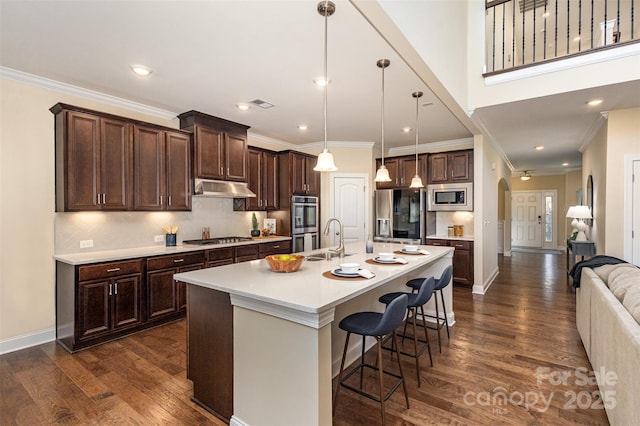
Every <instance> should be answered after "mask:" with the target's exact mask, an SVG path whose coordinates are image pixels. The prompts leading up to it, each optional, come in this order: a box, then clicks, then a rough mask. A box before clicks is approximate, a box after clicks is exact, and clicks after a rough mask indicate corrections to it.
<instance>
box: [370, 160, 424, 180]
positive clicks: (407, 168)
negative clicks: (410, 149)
mask: <svg viewBox="0 0 640 426" xmlns="http://www.w3.org/2000/svg"><path fill="white" fill-rule="evenodd" d="M381 163H382V160H381V159H377V160H376V170H378V168H379V167H380V164H381ZM384 165H385V167H386V168H387V170H389V177H390V178H391V182H376V188H377V189H394V188H409V186H410V185H411V179H412V178H413V176H415V174H416V157H415V155H410V156H404V157H391V158H385V160H384ZM418 175H419V176H420V178H421V179H422V181H423V182H426V180H427V154H420V155H418Z"/></svg>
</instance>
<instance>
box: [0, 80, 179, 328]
mask: <svg viewBox="0 0 640 426" xmlns="http://www.w3.org/2000/svg"><path fill="white" fill-rule="evenodd" d="M0 89H1V90H0V91H1V92H2V97H1V100H0V102H1V103H0V129H1V130H0V255H1V256H0V341H2V340H5V339H9V338H12V337H18V336H28V335H31V334H38V333H43V332H44V333H47V332H48V333H52V330H53V328H54V327H55V294H54V289H55V278H54V275H55V264H54V261H53V258H52V256H53V253H54V209H55V201H54V191H55V186H54V180H55V179H54V120H53V114H51V112H49V108H51V107H52V106H53V105H54V104H56V103H57V102H65V103H69V104H72V105H78V106H83V107H87V108H92V109H97V110H100V111H104V112H108V113H113V114H118V115H124V116H127V117H131V118H136V119H140V120H144V121H148V122H153V123H156V124H160V125H164V126H169V127H174V128H177V127H178V126H179V123H178V120H177V119H176V120H166V119H162V118H158V117H155V116H148V115H146V114H143V113H140V112H136V111H131V110H126V109H124V108H122V107H116V106H113V105H110V104H104V103H101V102H98V101H94V100H88V99H84V98H80V97H77V96H74V95H70V94H67V93H62V92H57V91H53V90H49V89H45V88H41V87H36V86H33V85H28V84H24V83H20V82H17V81H14V80H10V79H7V78H2V79H0Z"/></svg>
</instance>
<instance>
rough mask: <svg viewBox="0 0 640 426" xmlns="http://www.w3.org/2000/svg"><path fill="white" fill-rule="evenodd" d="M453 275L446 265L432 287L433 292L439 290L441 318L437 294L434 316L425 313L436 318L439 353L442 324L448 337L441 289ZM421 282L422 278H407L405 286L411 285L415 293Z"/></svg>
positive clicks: (447, 323) (449, 267) (451, 268)
mask: <svg viewBox="0 0 640 426" xmlns="http://www.w3.org/2000/svg"><path fill="white" fill-rule="evenodd" d="M452 276H453V266H451V265H449V266H447V267H446V268H445V269H444V271H442V275H440V278H438V279H437V280H436V287H435V288H434V290H433V291H434V292H436V291H438V290H440V299H441V300H442V313H443V315H442V318H440V311H439V309H438V295H437V294H436V300H435V302H436V316H435V317H434V316H433V315H427V316H428V317H429V318H435V319H436V328H435V329H436V330H438V349H439V351H440V353H442V342H441V341H440V329H441V328H442V326H443V325H444V326H445V327H446V329H447V339H449V337H450V336H449V321H447V307H446V306H445V304H444V293H443V292H442V290H443V289H444V288H445V287H446V286H448V285H449V283H450V282H451V277H452ZM421 282H422V278H415V279H413V280H409V281H407V286H409V287H411V288H412V289H413V292H414V293H415V292H416V291H418V289H419V288H420V284H421Z"/></svg>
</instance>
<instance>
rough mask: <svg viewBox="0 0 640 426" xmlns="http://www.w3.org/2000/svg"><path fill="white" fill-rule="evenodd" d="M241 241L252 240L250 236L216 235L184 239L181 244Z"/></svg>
mask: <svg viewBox="0 0 640 426" xmlns="http://www.w3.org/2000/svg"><path fill="white" fill-rule="evenodd" d="M242 241H253V239H252V238H250V237H217V238H209V239H207V240H184V241H182V244H192V245H197V246H203V245H207V244H229V243H239V242H242Z"/></svg>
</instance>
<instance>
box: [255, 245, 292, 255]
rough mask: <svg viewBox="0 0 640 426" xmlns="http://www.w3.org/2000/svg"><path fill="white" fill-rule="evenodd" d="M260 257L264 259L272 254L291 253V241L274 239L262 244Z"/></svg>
mask: <svg viewBox="0 0 640 426" xmlns="http://www.w3.org/2000/svg"><path fill="white" fill-rule="evenodd" d="M259 253H260V259H264V258H265V257H267V256H269V255H270V254H288V253H291V241H274V242H272V243H262V244H260V249H259Z"/></svg>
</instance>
